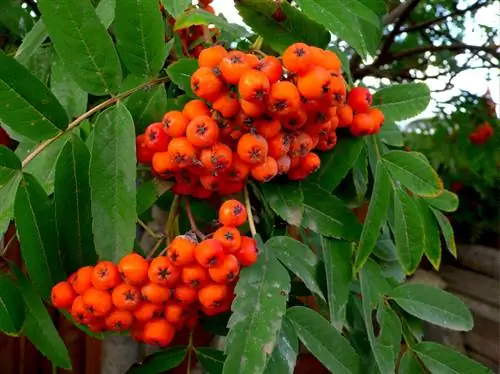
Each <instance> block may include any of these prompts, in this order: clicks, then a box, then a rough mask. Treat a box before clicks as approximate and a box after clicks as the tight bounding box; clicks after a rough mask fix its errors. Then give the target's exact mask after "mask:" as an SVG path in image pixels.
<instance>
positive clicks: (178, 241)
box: [167, 235, 196, 266]
mask: <svg viewBox="0 0 500 374" xmlns="http://www.w3.org/2000/svg"><path fill="white" fill-rule="evenodd" d="M195 247H196V242H195V241H194V240H193V239H192V238H191V237H190V236H188V235H179V236H176V237H175V238H174V240H172V242H171V243H170V245H169V246H168V248H167V257H168V259H169V260H170V261H171V262H172V264H174V265H175V266H186V265H189V264H191V263H193V262H194V249H195Z"/></svg>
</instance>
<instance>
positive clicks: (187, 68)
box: [167, 58, 198, 97]
mask: <svg viewBox="0 0 500 374" xmlns="http://www.w3.org/2000/svg"><path fill="white" fill-rule="evenodd" d="M196 69H198V61H196V60H195V59H192V58H185V59H181V60H179V61H177V62H174V63H173V64H170V65H169V66H168V68H167V74H168V76H169V77H170V79H171V80H172V82H174V83H175V84H176V85H177V86H179V88H181V89H182V90H184V91H185V92H186V95H188V96H190V97H196V95H195V93H194V92H193V90H192V89H191V75H193V73H194V72H195V71H196Z"/></svg>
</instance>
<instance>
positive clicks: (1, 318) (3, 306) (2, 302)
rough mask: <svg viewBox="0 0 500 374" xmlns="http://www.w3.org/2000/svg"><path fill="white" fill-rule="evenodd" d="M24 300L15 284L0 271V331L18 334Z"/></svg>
mask: <svg viewBox="0 0 500 374" xmlns="http://www.w3.org/2000/svg"><path fill="white" fill-rule="evenodd" d="M24 314H25V313H24V301H23V298H22V296H21V293H20V290H19V288H18V287H17V284H16V283H15V282H14V281H13V280H12V278H10V277H9V276H8V275H7V274H5V273H0V331H2V332H3V333H6V334H9V335H18V333H19V331H20V330H21V327H22V325H23V322H24Z"/></svg>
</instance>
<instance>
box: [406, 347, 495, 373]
mask: <svg viewBox="0 0 500 374" xmlns="http://www.w3.org/2000/svg"><path fill="white" fill-rule="evenodd" d="M413 350H414V351H415V352H416V353H417V355H418V357H419V358H420V359H421V360H422V361H423V363H424V364H425V366H426V367H427V368H428V369H429V370H430V371H431V373H440V374H456V373H467V374H490V373H492V371H491V370H490V369H487V368H486V367H484V366H483V365H481V364H480V363H478V362H476V361H473V360H471V359H470V358H468V357H465V356H464V355H462V354H461V353H458V352H457V351H455V350H453V349H451V348H448V347H445V346H443V345H441V344H438V343H433V342H422V343H419V344H418V345H416V346H415V347H413Z"/></svg>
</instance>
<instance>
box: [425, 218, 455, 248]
mask: <svg viewBox="0 0 500 374" xmlns="http://www.w3.org/2000/svg"><path fill="white" fill-rule="evenodd" d="M431 210H432V213H434V216H435V217H436V220H437V221H438V223H439V227H440V228H441V232H442V233H443V236H444V240H445V242H446V247H447V248H448V251H450V253H451V254H452V255H453V256H455V257H457V246H456V244H455V234H454V233H453V227H452V226H451V224H450V220H449V219H448V217H446V216H445V215H444V214H443V213H441V212H439V211H437V210H435V209H431Z"/></svg>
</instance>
